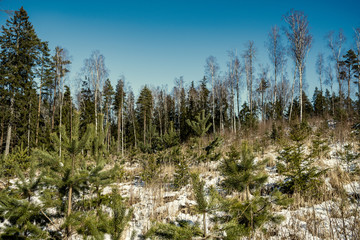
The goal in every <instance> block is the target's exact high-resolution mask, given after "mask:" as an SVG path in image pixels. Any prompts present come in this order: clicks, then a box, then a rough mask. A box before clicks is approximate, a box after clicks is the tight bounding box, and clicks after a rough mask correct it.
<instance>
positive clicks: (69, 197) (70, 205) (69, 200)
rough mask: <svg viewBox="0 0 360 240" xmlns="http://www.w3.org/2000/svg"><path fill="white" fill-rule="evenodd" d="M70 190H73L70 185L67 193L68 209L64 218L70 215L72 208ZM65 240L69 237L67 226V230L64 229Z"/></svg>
mask: <svg viewBox="0 0 360 240" xmlns="http://www.w3.org/2000/svg"><path fill="white" fill-rule="evenodd" d="M72 190H73V188H72V185H70V187H69V193H68V209H67V214H66V216H67V217H69V216H70V214H71V208H72V202H71V201H72V200H71V199H72ZM66 232H67V233H66V239H69V237H70V235H71V226H70V225H69V226H67V229H66Z"/></svg>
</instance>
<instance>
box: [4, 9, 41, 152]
mask: <svg viewBox="0 0 360 240" xmlns="http://www.w3.org/2000/svg"><path fill="white" fill-rule="evenodd" d="M0 45H1V53H0V64H1V68H0V71H1V76H2V77H1V79H0V86H1V88H3V89H4V90H5V91H3V93H4V94H5V96H4V97H5V99H6V104H7V106H8V108H7V109H6V110H7V112H8V113H9V121H8V124H7V134H6V147H5V153H4V157H5V158H6V157H7V155H8V154H9V151H10V144H11V138H12V135H13V132H12V131H13V129H14V127H15V124H17V127H16V129H17V130H19V132H17V133H16V134H17V135H20V136H24V134H25V136H24V137H25V139H26V135H28V137H27V138H28V143H29V142H30V141H29V136H30V134H28V132H29V130H30V126H29V122H30V124H32V121H31V120H30V116H31V114H34V115H36V113H32V110H33V109H34V108H33V106H36V104H35V101H36V100H35V97H36V94H35V90H34V88H33V85H34V81H33V79H34V70H35V69H34V67H35V66H36V60H37V59H38V56H39V49H40V45H41V42H40V40H39V38H38V37H37V35H36V33H35V30H34V28H33V26H32V24H31V23H30V21H29V17H28V15H27V12H26V11H25V10H24V8H22V7H21V8H20V9H19V10H18V11H15V14H14V16H13V17H11V18H10V19H9V20H7V21H6V24H5V25H4V26H2V35H1V36H0ZM9 59H11V61H9ZM21 109H24V110H22V111H20V110H21ZM18 115H20V118H16V116H18ZM25 119H26V120H25Z"/></svg>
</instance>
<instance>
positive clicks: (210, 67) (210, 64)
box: [205, 56, 219, 134]
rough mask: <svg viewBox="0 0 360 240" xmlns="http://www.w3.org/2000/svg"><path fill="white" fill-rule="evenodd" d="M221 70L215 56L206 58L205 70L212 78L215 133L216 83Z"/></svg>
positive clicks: (213, 125)
mask: <svg viewBox="0 0 360 240" xmlns="http://www.w3.org/2000/svg"><path fill="white" fill-rule="evenodd" d="M218 70H219V65H218V63H217V60H216V58H215V57H214V56H209V57H208V58H207V59H206V65H205V72H206V74H207V75H208V78H210V79H211V101H212V127H213V132H214V134H215V132H216V128H215V84H216V81H217V74H218Z"/></svg>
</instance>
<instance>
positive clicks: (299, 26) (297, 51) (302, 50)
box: [284, 10, 312, 121]
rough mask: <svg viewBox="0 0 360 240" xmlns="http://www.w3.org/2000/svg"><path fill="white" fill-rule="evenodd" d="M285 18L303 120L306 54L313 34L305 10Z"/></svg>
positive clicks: (293, 12) (293, 11)
mask: <svg viewBox="0 0 360 240" xmlns="http://www.w3.org/2000/svg"><path fill="white" fill-rule="evenodd" d="M284 20H285V22H286V23H288V24H289V29H285V34H286V36H287V38H288V40H289V43H290V52H291V54H292V56H293V58H294V61H295V65H296V67H297V69H298V74H299V102H300V121H302V117H303V102H302V100H303V99H302V92H303V74H304V70H305V66H306V56H307V54H308V52H309V50H310V48H311V43H312V35H311V34H310V33H309V22H308V20H307V16H306V15H305V14H304V13H303V12H301V11H296V10H291V11H290V13H288V14H287V15H286V16H284Z"/></svg>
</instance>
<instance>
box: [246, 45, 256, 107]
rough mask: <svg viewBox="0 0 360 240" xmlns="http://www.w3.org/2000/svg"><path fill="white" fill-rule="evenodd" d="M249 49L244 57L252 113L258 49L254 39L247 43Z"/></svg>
mask: <svg viewBox="0 0 360 240" xmlns="http://www.w3.org/2000/svg"><path fill="white" fill-rule="evenodd" d="M246 48H247V49H246V50H245V52H244V55H243V57H244V59H245V70H246V83H247V90H248V97H249V104H250V112H251V114H252V111H253V75H254V66H253V64H254V61H255V54H256V49H255V46H254V41H249V42H248V43H247V47H246Z"/></svg>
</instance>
